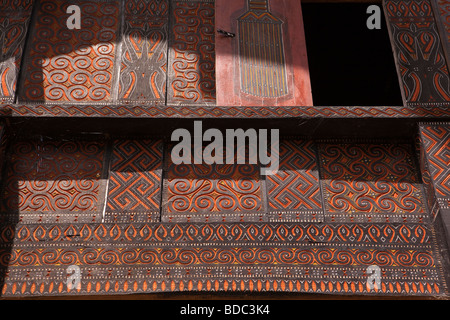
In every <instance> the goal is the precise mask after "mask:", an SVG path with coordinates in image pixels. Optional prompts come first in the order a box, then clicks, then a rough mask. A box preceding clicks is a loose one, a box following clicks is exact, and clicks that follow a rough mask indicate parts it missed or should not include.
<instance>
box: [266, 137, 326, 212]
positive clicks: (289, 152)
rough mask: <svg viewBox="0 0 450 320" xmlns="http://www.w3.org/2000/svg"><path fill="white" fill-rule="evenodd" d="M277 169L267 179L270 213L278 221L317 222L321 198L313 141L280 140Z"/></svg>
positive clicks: (320, 210)
mask: <svg viewBox="0 0 450 320" xmlns="http://www.w3.org/2000/svg"><path fill="white" fill-rule="evenodd" d="M279 159H280V167H279V170H278V172H277V173H276V174H274V175H268V176H267V177H266V185H267V193H268V202H269V205H268V207H269V211H270V212H272V213H273V215H272V219H275V220H277V221H280V219H281V220H284V221H285V220H286V219H288V220H293V221H307V220H313V221H319V220H321V219H322V197H321V193H320V185H319V171H318V168H317V161H316V153H315V150H314V143H313V141H311V140H309V141H302V140H282V141H281V143H280V153H279Z"/></svg>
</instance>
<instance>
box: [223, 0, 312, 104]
mask: <svg viewBox="0 0 450 320" xmlns="http://www.w3.org/2000/svg"><path fill="white" fill-rule="evenodd" d="M216 10H217V12H220V14H218V15H217V18H216V29H221V30H225V31H228V32H231V33H234V34H235V37H225V36H223V35H219V34H218V35H217V36H216V57H217V59H216V61H217V63H216V68H217V70H216V72H217V88H218V90H217V104H218V105H220V106H311V105H312V104H313V103H312V93H311V83H310V77H309V67H308V58H307V52H306V41H305V35H304V28H303V18H302V8H301V3H300V1H291V0H264V1H257V0H217V1H216Z"/></svg>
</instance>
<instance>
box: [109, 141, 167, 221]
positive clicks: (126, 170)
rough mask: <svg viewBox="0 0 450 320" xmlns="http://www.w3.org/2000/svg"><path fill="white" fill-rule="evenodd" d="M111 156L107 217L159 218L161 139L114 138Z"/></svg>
mask: <svg viewBox="0 0 450 320" xmlns="http://www.w3.org/2000/svg"><path fill="white" fill-rule="evenodd" d="M113 144H114V147H113V150H112V158H111V172H110V176H109V186H108V189H109V192H108V201H107V204H106V213H107V218H106V219H107V220H112V221H114V222H116V221H117V220H118V219H124V218H125V219H126V218H130V216H132V217H133V218H132V221H134V222H136V221H140V220H144V221H145V222H148V221H154V220H156V221H158V220H159V211H160V205H161V180H162V149H163V144H162V141H161V140H115V141H114V142H113Z"/></svg>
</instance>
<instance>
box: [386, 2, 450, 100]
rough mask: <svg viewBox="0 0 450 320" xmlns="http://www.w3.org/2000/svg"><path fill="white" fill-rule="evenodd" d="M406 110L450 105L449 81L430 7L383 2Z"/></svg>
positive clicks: (419, 3) (415, 3)
mask: <svg viewBox="0 0 450 320" xmlns="http://www.w3.org/2000/svg"><path fill="white" fill-rule="evenodd" d="M384 9H385V15H386V20H387V22H388V29H389V34H390V37H391V42H392V47H393V51H394V57H395V61H396V64H397V73H398V75H399V80H400V88H401V89H402V97H403V103H404V105H405V106H430V105H433V106H435V105H439V106H448V105H450V78H449V73H448V69H447V64H446V61H445V56H444V52H443V48H442V45H441V42H440V40H439V39H440V37H439V33H438V31H437V27H436V22H435V19H434V14H433V10H432V7H431V3H430V1H428V0H422V1H398V0H386V1H385V2H384Z"/></svg>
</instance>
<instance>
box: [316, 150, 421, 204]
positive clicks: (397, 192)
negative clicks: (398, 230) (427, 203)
mask: <svg viewBox="0 0 450 320" xmlns="http://www.w3.org/2000/svg"><path fill="white" fill-rule="evenodd" d="M319 149H320V152H319V153H320V161H321V168H322V172H321V174H322V179H323V180H322V181H323V185H324V187H325V192H324V193H325V197H326V198H327V201H326V204H327V210H328V212H372V213H424V212H425V209H424V204H423V196H422V191H421V189H420V185H419V179H418V176H417V172H416V167H415V164H414V158H413V156H412V153H411V147H410V146H409V145H406V144H321V145H320V146H319Z"/></svg>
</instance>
